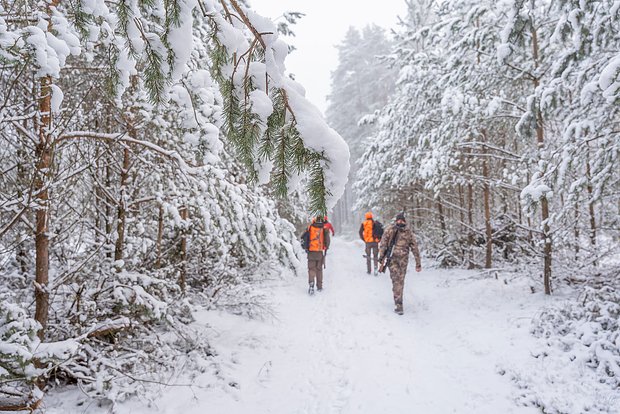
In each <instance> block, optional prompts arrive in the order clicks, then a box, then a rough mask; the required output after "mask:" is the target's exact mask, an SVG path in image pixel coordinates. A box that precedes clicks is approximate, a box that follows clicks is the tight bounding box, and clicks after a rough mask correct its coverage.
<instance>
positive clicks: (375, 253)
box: [366, 242, 379, 273]
mask: <svg viewBox="0 0 620 414" xmlns="http://www.w3.org/2000/svg"><path fill="white" fill-rule="evenodd" d="M371 255H372V260H373V262H374V265H375V270H377V269H378V268H379V243H377V242H370V243H366V272H368V273H370V270H371V269H370V259H371Z"/></svg>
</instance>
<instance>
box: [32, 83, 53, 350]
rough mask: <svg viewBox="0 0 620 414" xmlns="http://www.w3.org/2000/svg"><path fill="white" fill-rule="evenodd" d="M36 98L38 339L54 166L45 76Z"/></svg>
mask: <svg viewBox="0 0 620 414" xmlns="http://www.w3.org/2000/svg"><path fill="white" fill-rule="evenodd" d="M39 82H40V88H41V90H40V96H39V124H38V132H39V143H38V144H37V147H36V155H37V160H38V161H37V164H36V167H35V168H36V179H35V181H34V192H35V198H36V200H37V207H36V219H35V220H36V233H35V251H36V259H35V316H34V318H35V320H36V321H37V322H39V323H40V324H41V329H40V330H39V331H38V332H37V335H38V336H39V338H40V339H41V340H43V338H44V336H45V329H46V328H47V319H48V313H49V292H48V290H47V284H48V282H49V243H50V240H49V220H50V204H49V190H48V188H47V179H46V178H47V177H49V174H50V170H51V168H52V163H53V153H52V148H53V147H52V139H53V137H52V135H51V130H52V113H51V99H52V78H51V76H46V77H43V78H41V79H40V81H39Z"/></svg>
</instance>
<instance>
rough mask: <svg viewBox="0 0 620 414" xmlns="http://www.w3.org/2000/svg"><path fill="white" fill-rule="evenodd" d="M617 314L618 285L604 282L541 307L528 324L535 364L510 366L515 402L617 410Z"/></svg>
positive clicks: (560, 410)
mask: <svg viewBox="0 0 620 414" xmlns="http://www.w3.org/2000/svg"><path fill="white" fill-rule="evenodd" d="M605 279H606V280H613V278H605ZM619 319H620V289H618V287H617V286H610V285H608V284H605V285H602V286H596V287H590V286H587V287H585V288H582V290H581V294H579V295H577V296H576V297H574V298H572V299H569V300H567V301H564V302H563V303H558V304H554V305H551V306H547V307H545V308H543V309H542V310H541V312H540V314H539V315H538V316H537V317H536V318H535V319H534V320H533V322H532V326H531V333H532V335H533V336H535V337H536V338H539V348H538V349H536V350H534V351H532V357H533V361H534V362H533V364H534V365H533V366H532V367H529V368H528V369H523V368H522V367H519V368H512V369H509V370H508V371H509V377H510V378H511V379H512V380H513V381H514V382H515V383H516V384H517V386H518V387H519V389H520V396H519V398H518V400H519V402H520V403H522V404H525V405H533V406H536V407H540V408H541V409H542V410H543V412H545V413H550V414H572V413H617V412H618V411H617V409H618V403H619V402H620V393H619V392H618V390H619V389H620V322H619Z"/></svg>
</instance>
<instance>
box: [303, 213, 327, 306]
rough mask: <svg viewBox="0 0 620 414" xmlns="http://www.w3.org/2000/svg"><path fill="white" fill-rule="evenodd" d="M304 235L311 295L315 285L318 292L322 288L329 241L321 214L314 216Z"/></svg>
mask: <svg viewBox="0 0 620 414" xmlns="http://www.w3.org/2000/svg"><path fill="white" fill-rule="evenodd" d="M304 235H305V236H306V238H307V244H306V246H305V247H306V251H307V253H308V293H309V294H311V295H312V294H314V287H315V286H316V289H317V290H318V291H319V292H320V291H322V290H323V266H324V263H325V255H326V254H327V249H329V243H330V238H329V230H328V229H327V228H326V227H325V223H324V222H323V216H319V217H317V218H315V219H314V220H313V221H312V224H310V226H308V230H307V231H306V233H304Z"/></svg>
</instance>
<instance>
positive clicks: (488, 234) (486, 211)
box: [482, 160, 493, 269]
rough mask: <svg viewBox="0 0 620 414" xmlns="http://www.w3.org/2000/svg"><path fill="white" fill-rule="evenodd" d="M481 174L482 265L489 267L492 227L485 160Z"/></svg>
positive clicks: (491, 263) (487, 171) (490, 261)
mask: <svg viewBox="0 0 620 414" xmlns="http://www.w3.org/2000/svg"><path fill="white" fill-rule="evenodd" d="M482 175H483V176H484V186H483V192H484V195H483V199H484V228H485V230H486V258H485V261H484V267H485V268H487V269H490V268H491V267H493V227H492V226H491V206H490V204H489V198H490V196H489V195H490V189H489V170H488V167H487V161H486V160H484V161H483V162H482Z"/></svg>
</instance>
